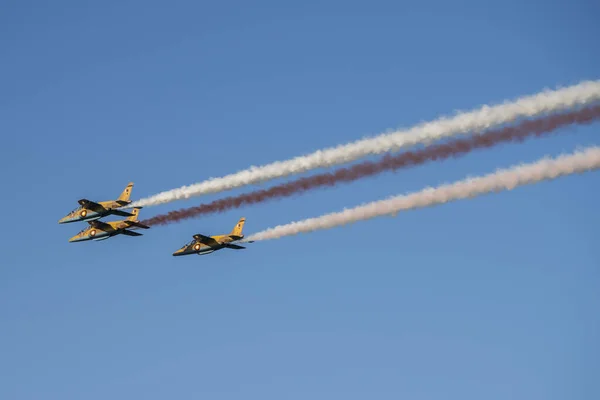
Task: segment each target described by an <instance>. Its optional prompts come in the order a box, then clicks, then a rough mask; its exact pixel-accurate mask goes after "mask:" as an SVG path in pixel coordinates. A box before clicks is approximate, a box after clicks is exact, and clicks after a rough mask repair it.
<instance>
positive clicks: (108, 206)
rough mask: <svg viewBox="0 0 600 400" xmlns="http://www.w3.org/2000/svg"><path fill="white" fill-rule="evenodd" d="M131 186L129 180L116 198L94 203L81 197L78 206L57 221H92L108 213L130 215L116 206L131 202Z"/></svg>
mask: <svg viewBox="0 0 600 400" xmlns="http://www.w3.org/2000/svg"><path fill="white" fill-rule="evenodd" d="M131 188H133V182H130V183H129V184H128V185H127V187H126V188H125V190H123V192H122V193H121V195H120V196H119V198H118V199H117V200H109V201H101V202H98V203H96V202H93V201H90V200H88V199H81V200H79V201H78V203H79V204H80V206H79V207H78V208H77V209H75V210H73V211H71V212H70V213H69V214H68V215H67V216H65V217H64V218H61V219H60V220H59V221H58V223H59V224H65V223H68V222H77V221H92V220H96V219H100V218H102V217H105V216H107V215H110V214H114V215H119V216H121V217H131V216H132V215H133V214H131V213H128V212H126V211H123V210H117V208H119V207H123V206H126V205H127V204H130V203H131V200H129V198H130V197H131Z"/></svg>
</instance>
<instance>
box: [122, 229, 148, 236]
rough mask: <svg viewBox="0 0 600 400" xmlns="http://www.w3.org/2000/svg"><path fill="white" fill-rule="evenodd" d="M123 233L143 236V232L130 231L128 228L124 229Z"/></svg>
mask: <svg viewBox="0 0 600 400" xmlns="http://www.w3.org/2000/svg"><path fill="white" fill-rule="evenodd" d="M121 233H122V234H123V235H127V236H143V235H142V234H141V233H137V232H134V231H128V230H127V229H124V230H122V231H121Z"/></svg>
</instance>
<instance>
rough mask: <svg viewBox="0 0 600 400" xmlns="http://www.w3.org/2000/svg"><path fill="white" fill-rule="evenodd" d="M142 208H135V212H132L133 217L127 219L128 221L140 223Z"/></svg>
mask: <svg viewBox="0 0 600 400" xmlns="http://www.w3.org/2000/svg"><path fill="white" fill-rule="evenodd" d="M140 208H142V207H134V208H133V210H131V214H132V215H131V217H129V218H127V221H132V222H137V221H138V215H139V213H140Z"/></svg>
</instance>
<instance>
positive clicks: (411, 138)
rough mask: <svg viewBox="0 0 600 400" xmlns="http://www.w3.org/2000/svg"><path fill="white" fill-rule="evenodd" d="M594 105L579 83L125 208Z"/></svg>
mask: <svg viewBox="0 0 600 400" xmlns="http://www.w3.org/2000/svg"><path fill="white" fill-rule="evenodd" d="M598 100H600V80H596V81H584V82H581V83H579V84H577V85H573V86H569V87H566V88H561V89H556V90H544V91H542V92H539V93H537V94H534V95H530V96H525V97H521V98H519V99H517V100H515V101H512V102H508V101H507V102H504V103H503V104H499V105H495V106H487V105H484V106H482V107H481V108H479V109H476V110H474V111H470V112H463V113H459V114H457V115H455V116H453V117H442V118H439V119H437V120H435V121H432V122H427V123H422V124H419V125H417V126H415V127H413V128H410V129H408V130H398V131H395V132H391V133H385V134H381V135H378V136H375V137H371V138H365V139H361V140H358V141H355V142H352V143H349V144H345V145H340V146H337V147H332V148H327V149H324V150H317V151H316V152H314V153H312V154H308V155H304V156H299V157H296V158H293V159H290V160H285V161H276V162H273V163H271V164H267V165H263V166H260V167H256V166H252V167H250V168H248V169H246V170H242V171H239V172H237V173H234V174H230V175H226V176H224V177H220V178H210V179H208V180H206V181H203V182H200V183H196V184H193V185H190V186H183V187H180V188H178V189H173V190H168V191H165V192H162V193H158V194H156V195H153V196H150V197H147V198H144V199H141V200H138V201H136V202H134V203H133V204H131V205H129V206H127V208H129V207H147V206H155V205H158V204H164V203H170V202H172V201H176V200H181V199H187V198H190V197H193V196H200V195H203V194H208V193H216V192H222V191H225V190H230V189H234V188H237V187H241V186H245V185H250V184H254V183H259V182H264V181H267V180H270V179H275V178H281V177H285V176H288V175H292V174H298V173H302V172H305V171H308V170H311V169H315V168H324V167H331V166H334V165H338V164H344V163H349V162H352V161H355V160H357V159H359V158H361V157H365V156H368V155H374V154H379V153H384V152H389V151H392V152H393V151H398V150H400V149H403V148H406V147H409V146H414V145H418V144H429V143H431V142H433V141H436V140H440V139H443V138H447V137H451V136H457V135H461V134H467V133H482V132H483V131H484V130H485V129H488V128H490V127H492V126H494V125H500V124H505V123H509V122H513V121H515V120H517V119H519V118H527V117H536V116H541V115H544V114H550V113H553V112H557V111H562V110H566V109H569V108H574V107H577V106H583V105H587V104H591V103H593V102H595V101H598Z"/></svg>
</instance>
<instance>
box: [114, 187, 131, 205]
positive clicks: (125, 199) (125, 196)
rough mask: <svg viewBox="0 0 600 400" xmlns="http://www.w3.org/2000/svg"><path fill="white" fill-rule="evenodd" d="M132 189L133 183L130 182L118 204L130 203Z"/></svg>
mask: <svg viewBox="0 0 600 400" xmlns="http://www.w3.org/2000/svg"><path fill="white" fill-rule="evenodd" d="M131 189H133V182H129V184H127V187H126V188H125V189H124V190H123V191H122V192H121V195H120V196H119V198H118V199H117V201H118V202H125V203H129V201H130V200H129V198H130V197H131Z"/></svg>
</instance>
